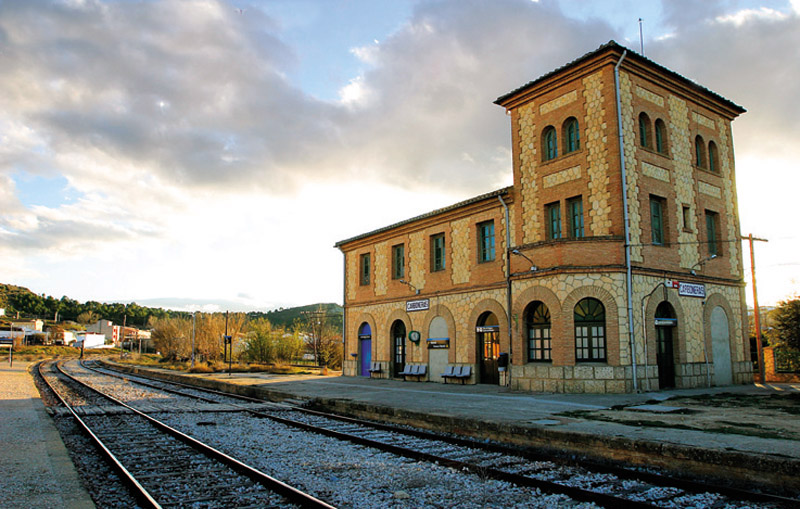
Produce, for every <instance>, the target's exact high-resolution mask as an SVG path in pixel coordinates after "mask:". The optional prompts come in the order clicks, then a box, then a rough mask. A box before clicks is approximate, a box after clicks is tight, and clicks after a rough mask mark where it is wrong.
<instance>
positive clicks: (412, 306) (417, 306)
mask: <svg viewBox="0 0 800 509" xmlns="http://www.w3.org/2000/svg"><path fill="white" fill-rule="evenodd" d="M430 308H431V301H430V299H418V300H409V301H406V313H411V312H412V311H427V310H429V309H430Z"/></svg>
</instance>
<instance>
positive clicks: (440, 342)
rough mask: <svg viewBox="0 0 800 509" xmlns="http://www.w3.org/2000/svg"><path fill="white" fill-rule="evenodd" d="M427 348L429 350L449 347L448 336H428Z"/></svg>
mask: <svg viewBox="0 0 800 509" xmlns="http://www.w3.org/2000/svg"><path fill="white" fill-rule="evenodd" d="M426 343H428V348H429V349H431V350H434V349H437V348H450V338H428V341H426Z"/></svg>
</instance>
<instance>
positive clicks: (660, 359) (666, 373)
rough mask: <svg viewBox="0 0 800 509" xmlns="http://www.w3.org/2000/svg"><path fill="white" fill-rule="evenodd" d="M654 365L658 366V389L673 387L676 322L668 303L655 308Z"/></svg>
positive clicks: (673, 312)
mask: <svg viewBox="0 0 800 509" xmlns="http://www.w3.org/2000/svg"><path fill="white" fill-rule="evenodd" d="M655 325H656V363H657V364H658V387H659V389H666V388H669V387H675V353H674V351H675V350H674V347H673V338H674V337H675V334H674V332H675V327H676V326H677V325H678V320H677V319H676V318H675V310H674V309H672V305H671V304H670V303H669V302H666V301H664V302H662V303H661V304H659V305H658V307H657V308H656V316H655Z"/></svg>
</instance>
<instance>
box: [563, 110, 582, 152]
mask: <svg viewBox="0 0 800 509" xmlns="http://www.w3.org/2000/svg"><path fill="white" fill-rule="evenodd" d="M563 132H564V134H563V136H564V153H565V154H569V153H570V152H575V151H576V150H578V149H579V148H581V134H580V129H579V128H578V119H576V118H575V117H569V118H568V119H567V120H565V121H564V127H563Z"/></svg>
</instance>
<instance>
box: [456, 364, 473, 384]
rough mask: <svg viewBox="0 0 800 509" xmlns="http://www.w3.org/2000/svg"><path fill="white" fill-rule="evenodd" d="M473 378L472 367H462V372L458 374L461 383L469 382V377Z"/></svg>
mask: <svg viewBox="0 0 800 509" xmlns="http://www.w3.org/2000/svg"><path fill="white" fill-rule="evenodd" d="M471 376H472V366H461V371H460V372H459V373H457V374H456V378H458V379H459V380H461V383H462V384H463V383H465V382H466V381H467V380H469V377H471Z"/></svg>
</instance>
